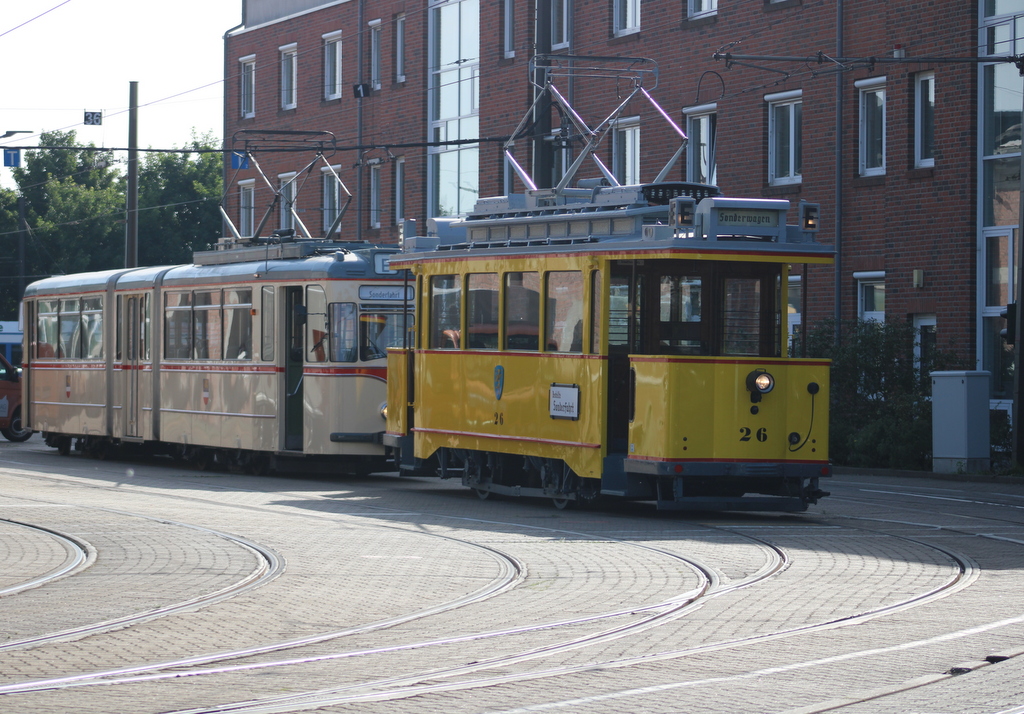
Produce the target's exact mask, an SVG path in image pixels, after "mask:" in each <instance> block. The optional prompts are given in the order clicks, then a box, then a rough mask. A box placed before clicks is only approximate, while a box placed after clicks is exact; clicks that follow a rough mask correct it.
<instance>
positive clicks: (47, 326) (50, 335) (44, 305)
mask: <svg viewBox="0 0 1024 714" xmlns="http://www.w3.org/2000/svg"><path fill="white" fill-rule="evenodd" d="M36 314H37V315H38V319H37V320H36V324H37V327H36V353H35V355H34V356H35V357H36V358H38V359H47V358H50V357H54V356H55V355H56V354H57V343H58V339H57V335H58V331H57V301H56V300H40V301H39V302H38V303H37V305H36Z"/></svg>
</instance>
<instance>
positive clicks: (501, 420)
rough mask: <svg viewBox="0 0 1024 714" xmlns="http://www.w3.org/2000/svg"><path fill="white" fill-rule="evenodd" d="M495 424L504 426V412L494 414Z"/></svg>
mask: <svg viewBox="0 0 1024 714" xmlns="http://www.w3.org/2000/svg"><path fill="white" fill-rule="evenodd" d="M494 423H495V424H499V425H500V424H504V423H505V414H504V413H503V412H494Z"/></svg>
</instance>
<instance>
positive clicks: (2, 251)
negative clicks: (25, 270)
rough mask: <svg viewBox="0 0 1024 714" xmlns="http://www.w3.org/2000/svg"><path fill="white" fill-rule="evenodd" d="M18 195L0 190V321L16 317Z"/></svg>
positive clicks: (7, 189) (17, 298)
mask: <svg viewBox="0 0 1024 714" xmlns="http://www.w3.org/2000/svg"><path fill="white" fill-rule="evenodd" d="M17 293H18V194H17V193H16V192H14V191H12V190H11V189H9V188H0V320H14V319H16V318H17V316H18V300H20V299H21V296H20V295H18V294H17Z"/></svg>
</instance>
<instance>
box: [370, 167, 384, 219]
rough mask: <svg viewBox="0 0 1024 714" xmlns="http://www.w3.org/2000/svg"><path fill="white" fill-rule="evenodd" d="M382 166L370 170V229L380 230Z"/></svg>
mask: <svg viewBox="0 0 1024 714" xmlns="http://www.w3.org/2000/svg"><path fill="white" fill-rule="evenodd" d="M380 166H381V165H380V164H372V165H371V166H370V167H369V168H370V228H380V216H381V211H382V202H381V171H380Z"/></svg>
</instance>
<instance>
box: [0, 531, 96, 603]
mask: <svg viewBox="0 0 1024 714" xmlns="http://www.w3.org/2000/svg"><path fill="white" fill-rule="evenodd" d="M0 523H6V524H8V525H11V526H14V527H16V528H25V529H27V530H30V531H33V532H35V533H41V534H43V535H45V536H46V537H48V538H52V539H53V540H55V541H56V542H57V543H59V544H60V545H61V546H62V547H63V549H64V551H65V553H66V557H65V559H64V562H62V563H61V564H60V565H58V566H57V567H55V568H53V569H51V570H50V571H48V572H46V573H41V574H39V575H38V576H36V577H34V578H30V579H28V580H24V581H22V582H20V583H15V584H14V585H8V586H7V587H5V588H0V597H4V596H5V595H14V594H15V593H20V592H22V591H23V590H31V589H32V588H36V587H39V586H40V585H45V584H46V583H49V582H53V581H54V580H58V579H60V578H62V577H64V576H65V575H69V574H71V573H74V572H76V571H78V570H81V569H83V568H87V567H89V564H90V563H92V562H93V561H94V560H95V559H96V549H95V548H91V547H90V546H89V545H88V544H87V543H85V542H84V541H82V540H79V539H77V538H72V537H70V536H67V535H64V534H63V533H58V532H57V531H54V530H51V529H49V528H43V527H42V526H38V525H33V524H31V523H22V522H20V521H14V520H11V519H9V518H0Z"/></svg>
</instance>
